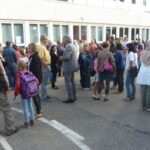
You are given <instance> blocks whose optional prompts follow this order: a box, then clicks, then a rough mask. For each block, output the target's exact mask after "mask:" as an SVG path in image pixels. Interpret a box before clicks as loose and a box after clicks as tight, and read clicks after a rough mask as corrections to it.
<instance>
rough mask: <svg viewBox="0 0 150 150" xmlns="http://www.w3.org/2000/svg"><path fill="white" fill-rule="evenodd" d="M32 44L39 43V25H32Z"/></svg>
mask: <svg viewBox="0 0 150 150" xmlns="http://www.w3.org/2000/svg"><path fill="white" fill-rule="evenodd" d="M30 42H34V43H37V42H38V25H37V24H30Z"/></svg>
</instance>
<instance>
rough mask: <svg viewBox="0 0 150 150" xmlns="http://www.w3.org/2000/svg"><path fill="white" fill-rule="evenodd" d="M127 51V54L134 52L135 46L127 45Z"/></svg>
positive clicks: (132, 44)
mask: <svg viewBox="0 0 150 150" xmlns="http://www.w3.org/2000/svg"><path fill="white" fill-rule="evenodd" d="M127 49H128V52H129V53H130V52H134V53H135V52H136V49H135V46H134V43H128V44H127Z"/></svg>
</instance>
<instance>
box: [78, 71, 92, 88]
mask: <svg viewBox="0 0 150 150" xmlns="http://www.w3.org/2000/svg"><path fill="white" fill-rule="evenodd" d="M80 77H81V79H80V83H81V86H82V88H90V86H91V82H90V71H89V70H85V69H80Z"/></svg>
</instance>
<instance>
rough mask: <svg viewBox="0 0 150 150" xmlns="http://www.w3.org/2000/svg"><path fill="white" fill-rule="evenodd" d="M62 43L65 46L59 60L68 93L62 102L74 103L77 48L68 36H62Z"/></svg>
mask: <svg viewBox="0 0 150 150" xmlns="http://www.w3.org/2000/svg"><path fill="white" fill-rule="evenodd" d="M63 45H64V47H65V50H64V53H63V56H62V57H61V60H62V62H63V72H64V78H65V85H66V89H67V93H68V99H67V100H66V101H63V102H64V103H74V102H75V101H76V99H77V98H76V86H75V81H74V73H75V71H77V68H78V59H77V50H76V47H75V46H74V44H73V43H72V41H71V38H70V36H68V35H65V36H64V37H63Z"/></svg>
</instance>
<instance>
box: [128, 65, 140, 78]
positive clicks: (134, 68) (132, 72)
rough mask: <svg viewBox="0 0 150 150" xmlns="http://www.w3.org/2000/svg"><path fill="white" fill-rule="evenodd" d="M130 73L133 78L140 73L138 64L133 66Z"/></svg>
mask: <svg viewBox="0 0 150 150" xmlns="http://www.w3.org/2000/svg"><path fill="white" fill-rule="evenodd" d="M129 72H130V75H131V77H132V78H136V77H137V75H138V68H137V66H133V67H131V68H130V69H129Z"/></svg>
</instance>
